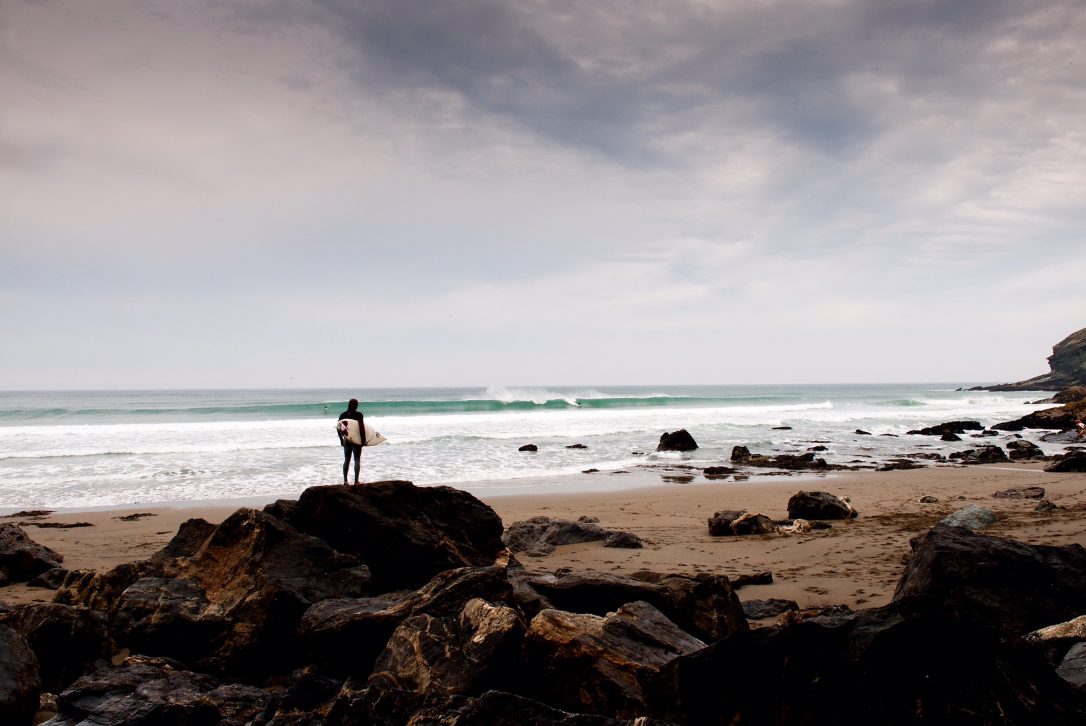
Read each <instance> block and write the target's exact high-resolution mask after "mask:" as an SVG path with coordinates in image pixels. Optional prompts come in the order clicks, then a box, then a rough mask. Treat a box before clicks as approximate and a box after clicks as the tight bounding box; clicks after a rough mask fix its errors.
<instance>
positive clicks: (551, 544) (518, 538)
mask: <svg viewBox="0 0 1086 726" xmlns="http://www.w3.org/2000/svg"><path fill="white" fill-rule="evenodd" d="M618 534H627V533H619V532H614V531H612V530H608V529H604V528H603V527H601V526H600V525H599V520H598V519H596V518H595V517H581V518H579V519H578V520H577V521H575V522H574V521H571V520H568V519H556V518H553V517H542V516H540V517H532V518H531V519H526V520H523V521H521V522H513V523H512V524H510V525H509V527H508V528H506V530H505V533H504V534H503V535H502V541H503V542H504V543H505V546H506V547H508V548H509V551H510V552H512V553H514V554H516V553H517V552H524V553H525V554H527V555H530V556H532V557H539V556H543V555H549V554H550V553H551V552H554V548H555V547H557V546H558V545H567V544H580V543H582V542H597V541H599V540H604V541H606V540H607V538H608V537H609V536H611V535H618ZM630 536H631V537H636V535H630ZM616 541H617V540H616ZM627 541H629V540H627ZM637 542H638V543H640V538H638V539H637ZM611 546H612V547H613V546H616V545H611ZM637 546H640V544H638V545H637Z"/></svg>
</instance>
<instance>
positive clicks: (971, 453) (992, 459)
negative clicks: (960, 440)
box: [949, 446, 1009, 464]
mask: <svg viewBox="0 0 1086 726" xmlns="http://www.w3.org/2000/svg"><path fill="white" fill-rule="evenodd" d="M949 458H950V460H951V461H956V462H958V463H960V464H998V463H1000V462H1003V461H1009V459H1008V457H1007V454H1006V452H1005V451H1003V449H1001V448H999V447H998V446H981V447H980V448H977V449H966V450H965V451H955V452H954V453H953V454H951V455H950V457H949Z"/></svg>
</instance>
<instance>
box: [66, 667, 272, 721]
mask: <svg viewBox="0 0 1086 726" xmlns="http://www.w3.org/2000/svg"><path fill="white" fill-rule="evenodd" d="M269 699H270V697H269V696H268V694H266V693H265V692H264V691H262V690H260V689H259V688H254V687H252V686H241V685H236V684H232V685H225V686H224V685H221V684H220V683H219V682H218V681H217V680H215V679H214V678H212V677H211V676H207V675H203V674H199V673H194V672H192V671H187V670H184V668H183V666H182V665H181V664H180V663H178V662H176V661H170V660H168V659H164V658H150V657H147V656H129V657H127V658H125V659H124V661H123V662H122V663H121V664H120V665H118V666H113V665H108V664H102V665H101V666H99V667H98V668H97V669H96V670H94V671H93V672H91V673H88V674H87V675H85V676H83V677H81V678H79V679H78V680H76V681H75V682H74V683H73V684H72V685H71V686H70V687H69V688H68V689H67V690H65V691H64V692H62V693H61V694H60V695H59V697H58V703H59V706H60V711H59V713H58V714H57V716H56V717H55V718H54V719H53V720H52V721H50V723H51V724H56V726H68V725H69V724H72V725H74V724H125V725H126V726H128V725H131V726H157V725H158V724H193V725H195V724H222V725H223V726H243V724H246V723H252V722H254V721H255V719H256V718H257V717H258V716H260V715H261V714H262V713H263V712H264V711H265V709H266V708H267V705H268V701H269Z"/></svg>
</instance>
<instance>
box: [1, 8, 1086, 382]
mask: <svg viewBox="0 0 1086 726" xmlns="http://www.w3.org/2000/svg"><path fill="white" fill-rule="evenodd" d="M1084 36H1086V8H1083V6H1082V5H1081V3H1077V2H1074V1H1071V0H1069V1H1068V2H1065V3H1059V2H1048V3H1043V4H1037V3H1029V2H1017V1H1012V0H998V1H987V0H986V1H983V2H982V1H979V0H977V1H973V0H969V1H964V0H953V1H951V0H945V1H935V0H922V1H919V2H917V1H915V0H909V1H905V0H900V1H897V2H887V3H866V2H859V1H858V0H857V1H850V0H825V1H822V2H810V1H809V0H802V1H801V0H777V1H770V2H762V3H740V2H711V3H705V2H690V3H667V4H664V5H661V4H659V3H649V2H606V1H605V2H599V1H596V2H580V3H578V2H561V3H559V2H542V1H540V2H527V3H511V2H496V1H495V2H483V1H469V0H450V1H449V2H441V3H432V2H424V1H423V0H398V1H396V2H392V1H391V0H387V1H386V0H371V1H369V2H354V1H349V0H313V1H311V2H308V3H295V2H285V1H284V2H270V3H249V2H233V3H210V2H202V1H199V0H197V1H194V2H189V3H185V4H180V3H166V2H160V3H154V2H135V0H102V1H100V2H95V3H92V4H88V3H82V2H74V1H73V2H25V3H24V2H15V3H8V4H6V5H5V7H4V9H3V10H0V89H3V90H2V93H3V102H4V103H3V106H4V109H5V110H4V112H3V115H2V116H0V218H2V219H3V220H4V224H3V225H2V226H0V249H2V250H3V258H4V264H3V265H2V266H0V303H3V305H4V309H5V310H7V311H8V313H7V314H5V315H4V316H3V318H0V319H2V320H3V326H2V329H0V334H3V335H4V337H5V339H6V340H9V341H16V345H15V346H13V347H14V348H15V350H14V352H13V353H12V354H9V355H7V356H5V360H4V362H3V364H2V370H3V379H4V384H5V385H0V387H6V388H24V387H48V388H69V387H130V386H150V387H168V386H279V385H314V386H321V385H328V386H340V385H371V386H379V385H455V384H463V385H487V384H494V383H524V384H563V383H566V384H606V383H645V384H665V383H745V382H815V381H858V382H859V381H880V380H882V381H890V380H894V381H932V380H951V381H963V382H964V381H971V380H1005V379H1018V378H1024V377H1027V376H1029V375H1034V374H1036V373H1040V372H1042V371H1043V369H1044V360H1043V359H1044V356H1045V355H1046V353H1047V349H1048V348H1049V347H1050V346H1051V345H1052V344H1053V343H1055V342H1056V341H1058V340H1060V339H1061V338H1062V337H1064V336H1065V335H1066V334H1068V333H1070V332H1071V331H1073V330H1076V329H1078V328H1081V327H1082V326H1083V324H1084V321H1083V316H1082V312H1081V311H1082V310H1083V308H1084V306H1086V293H1084V292H1083V289H1084V287H1083V284H1082V283H1081V271H1082V270H1086V245H1084V244H1083V236H1082V230H1083V229H1084V228H1086V139H1084V136H1083V133H1082V131H1081V129H1082V123H1081V119H1082V118H1083V117H1084V112H1086V72H1084V70H1083V69H1084V67H1086V47H1084V46H1083V44H1082V43H1081V42H1080V38H1082V37H1084ZM337 360H338V361H342V360H351V361H358V362H359V363H358V366H359V371H360V372H359V373H358V374H357V375H355V374H350V375H348V374H344V373H342V372H340V371H342V367H341V366H339V365H338V364H334V363H333V361H337Z"/></svg>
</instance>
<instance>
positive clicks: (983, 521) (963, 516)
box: [939, 504, 999, 532]
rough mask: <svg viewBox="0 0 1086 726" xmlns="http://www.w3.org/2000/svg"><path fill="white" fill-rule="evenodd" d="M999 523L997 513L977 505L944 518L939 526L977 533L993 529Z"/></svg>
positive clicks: (971, 505) (966, 507)
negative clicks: (981, 530)
mask: <svg viewBox="0 0 1086 726" xmlns="http://www.w3.org/2000/svg"><path fill="white" fill-rule="evenodd" d="M997 521H999V518H998V517H996V515H995V512H993V511H992V510H990V509H984V508H983V507H978V506H977V505H975V504H968V505H966V506H964V507H962V508H961V509H959V510H957V511H954V512H951V513H950V514H948V515H947V516H945V517H943V519H942V521H940V522H939V524H943V525H946V526H947V527H962V528H964V529H968V530H969V531H971V532H975V531H977V530H978V529H984V528H985V527H991V526H992V525H993V524H995V523H996V522H997Z"/></svg>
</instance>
